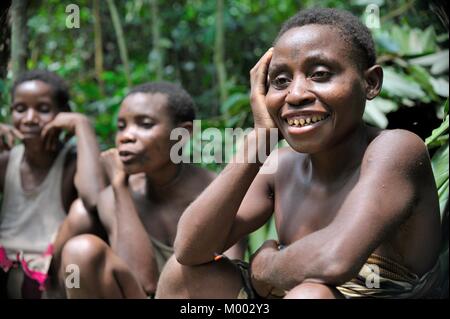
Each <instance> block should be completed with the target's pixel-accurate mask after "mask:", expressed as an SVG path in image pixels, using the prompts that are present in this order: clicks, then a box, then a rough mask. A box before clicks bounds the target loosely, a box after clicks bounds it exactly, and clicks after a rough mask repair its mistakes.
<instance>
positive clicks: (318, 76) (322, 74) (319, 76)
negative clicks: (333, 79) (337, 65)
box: [311, 71, 331, 80]
mask: <svg viewBox="0 0 450 319" xmlns="http://www.w3.org/2000/svg"><path fill="white" fill-rule="evenodd" d="M330 76H331V73H330V72H328V71H317V72H314V73H313V74H312V76H311V78H312V79H314V80H326V79H328V78H329V77H330Z"/></svg>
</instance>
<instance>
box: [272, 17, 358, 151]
mask: <svg viewBox="0 0 450 319" xmlns="http://www.w3.org/2000/svg"><path fill="white" fill-rule="evenodd" d="M352 52H353V50H351V49H350V48H349V44H348V43H347V42H345V41H344V40H343V38H342V36H341V34H340V32H339V31H337V30H336V29H333V28H331V27H329V26H323V25H306V26H302V27H295V28H292V29H290V30H288V31H287V32H285V33H284V34H283V35H282V36H281V37H280V39H279V40H278V42H277V43H276V45H275V47H274V51H273V56H272V60H271V62H270V66H269V71H268V77H269V89H268V92H267V95H266V105H267V109H268V111H269V113H270V115H271V116H272V118H273V119H274V121H275V123H276V124H277V126H278V128H279V129H280V130H281V133H282V134H283V136H284V137H285V139H286V141H287V142H288V143H289V144H290V145H291V147H292V148H293V149H295V150H296V151H298V152H302V153H316V152H319V151H321V150H323V149H327V148H329V147H331V146H333V145H335V144H337V143H339V142H340V141H342V139H343V138H345V137H346V136H347V134H349V133H350V132H351V131H353V130H354V129H355V127H356V126H358V125H360V123H361V122H362V114H363V112H364V106H365V100H366V97H365V86H364V79H363V75H362V73H361V71H360V70H359V68H358V66H357V63H356V62H355V61H353V59H352Z"/></svg>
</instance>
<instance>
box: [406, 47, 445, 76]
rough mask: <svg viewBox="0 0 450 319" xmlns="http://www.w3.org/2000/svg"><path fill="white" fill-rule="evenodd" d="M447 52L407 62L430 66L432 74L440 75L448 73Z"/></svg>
mask: <svg viewBox="0 0 450 319" xmlns="http://www.w3.org/2000/svg"><path fill="white" fill-rule="evenodd" d="M448 59H449V50H443V51H439V52H436V53H432V54H428V55H425V56H421V57H418V58H414V59H410V60H409V62H410V63H412V64H417V65H421V66H431V73H432V74H441V73H444V72H445V71H448V63H449V62H448Z"/></svg>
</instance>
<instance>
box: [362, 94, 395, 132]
mask: <svg viewBox="0 0 450 319" xmlns="http://www.w3.org/2000/svg"><path fill="white" fill-rule="evenodd" d="M397 109H398V105H397V104H396V103H395V102H393V101H391V100H387V99H383V98H381V97H376V98H375V99H373V100H372V101H367V103H366V109H365V110H364V115H363V119H364V121H366V122H367V123H369V124H372V125H374V126H377V127H379V128H386V127H387V125H388V119H387V117H386V114H387V113H389V112H393V111H396V110H397Z"/></svg>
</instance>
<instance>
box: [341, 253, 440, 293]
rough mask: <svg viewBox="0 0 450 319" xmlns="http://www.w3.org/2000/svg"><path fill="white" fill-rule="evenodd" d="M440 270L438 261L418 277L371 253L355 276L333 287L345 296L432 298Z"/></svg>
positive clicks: (398, 265) (400, 266)
mask: <svg viewBox="0 0 450 319" xmlns="http://www.w3.org/2000/svg"><path fill="white" fill-rule="evenodd" d="M439 273H440V260H438V262H437V263H436V264H435V266H434V267H433V269H431V270H430V271H429V272H427V273H426V274H424V275H423V276H421V277H419V276H417V275H416V274H414V273H413V272H411V271H410V270H408V269H407V268H405V267H403V266H402V265H400V264H398V263H396V262H394V261H392V260H390V259H388V258H385V257H382V256H378V255H376V254H372V255H370V257H369V259H368V260H367V262H366V263H365V264H364V265H363V267H362V268H361V270H360V271H359V274H358V276H356V278H354V279H352V280H351V281H349V282H347V283H345V284H343V285H341V286H338V287H336V288H337V289H338V290H339V291H340V292H341V293H342V294H343V295H344V296H345V297H346V298H395V299H407V298H429V297H431V298H432V297H433V296H432V291H433V289H434V287H435V286H436V285H437V283H438V282H439Z"/></svg>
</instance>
